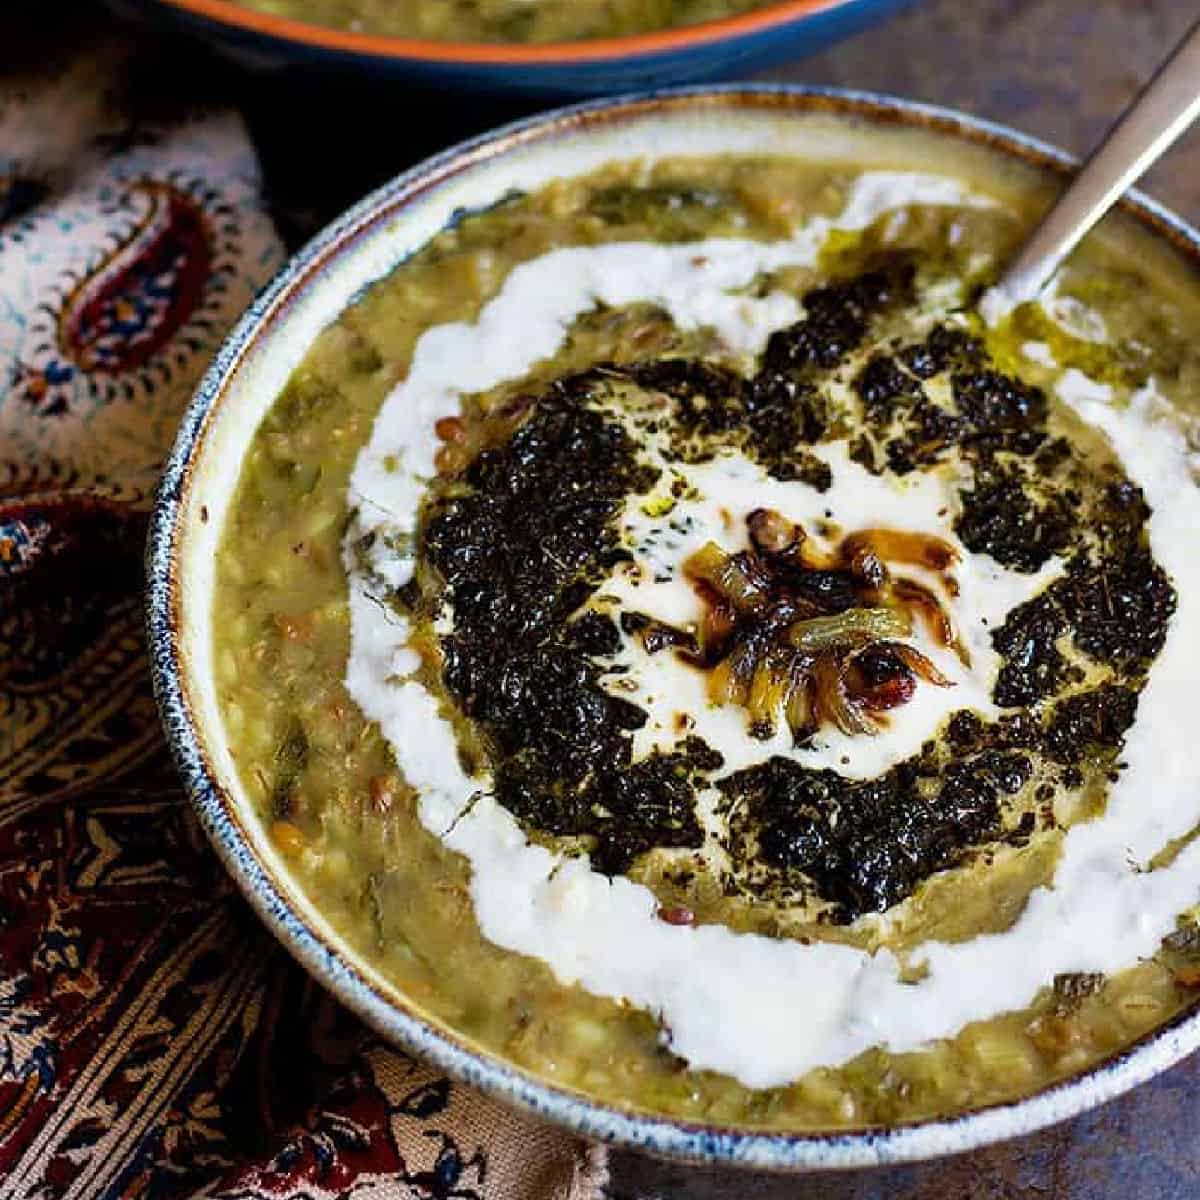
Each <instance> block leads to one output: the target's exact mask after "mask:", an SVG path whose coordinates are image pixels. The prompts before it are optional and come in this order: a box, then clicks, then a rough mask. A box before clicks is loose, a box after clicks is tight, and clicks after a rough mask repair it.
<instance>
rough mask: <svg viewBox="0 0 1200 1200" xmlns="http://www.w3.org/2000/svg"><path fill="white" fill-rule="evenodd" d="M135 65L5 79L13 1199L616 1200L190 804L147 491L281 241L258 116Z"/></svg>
mask: <svg viewBox="0 0 1200 1200" xmlns="http://www.w3.org/2000/svg"><path fill="white" fill-rule="evenodd" d="M3 25H4V22H3V18H2V17H0V43H4V42H5V41H6V40H7V38H6V35H5V33H4V27H3ZM9 44H10V45H11V44H12V43H11V42H10V43H9ZM134 64H135V59H134V56H133V54H132V52H131V51H130V49H129V48H127V47H126V46H124V45H121V44H113V45H105V46H101V47H98V48H94V49H93V50H92V51H91V52H89V53H88V54H87V55H86V56H84V57H82V58H79V59H76V60H74V61H70V62H68V63H66V64H65V65H61V66H57V67H54V68H53V69H52V70H51V72H50V73H49V74H48V75H45V74H44V75H42V76H41V77H38V78H34V77H25V78H9V79H8V80H7V81H4V82H0V1200H8V1198H23V1197H34V1196H37V1197H47V1198H50V1197H54V1198H59V1197H61V1198H63V1200H66V1198H68V1197H69V1198H75V1197H85V1198H89V1200H90V1198H93V1197H110V1196H111V1197H116V1196H122V1197H126V1196H128V1197H133V1196H138V1197H162V1196H172V1197H173V1196H193V1195H204V1196H210V1197H228V1198H233V1197H267V1196H270V1197H306V1198H311V1200H318V1198H322V1200H323V1198H332V1197H349V1196H355V1197H388V1198H392V1197H395V1198H402V1197H403V1198H408V1197H412V1198H414V1200H550V1198H555V1200H588V1198H591V1197H598V1196H599V1195H600V1193H601V1190H602V1187H603V1183H604V1179H605V1163H604V1157H603V1152H602V1151H599V1150H595V1149H590V1148H587V1147H584V1146H583V1145H581V1144H580V1143H578V1142H576V1141H575V1140H574V1139H572V1138H570V1137H568V1136H567V1135H565V1134H562V1133H560V1132H558V1131H556V1130H553V1129H549V1128H546V1127H543V1126H541V1125H540V1124H536V1123H534V1122H532V1121H529V1120H526V1119H524V1118H520V1117H518V1116H516V1115H514V1114H512V1113H511V1112H509V1111H508V1110H507V1109H504V1108H503V1107H501V1106H498V1105H496V1104H495V1103H494V1102H493V1101H491V1100H488V1099H487V1098H485V1097H483V1096H481V1095H479V1094H477V1093H474V1092H472V1091H471V1090H470V1089H467V1088H465V1087H460V1086H458V1085H455V1084H452V1083H451V1082H450V1081H449V1080H447V1079H445V1078H443V1077H441V1076H440V1075H439V1074H438V1073H436V1072H435V1071H433V1070H432V1069H430V1068H427V1067H425V1066H424V1065H422V1064H420V1063H417V1062H414V1061H413V1060H411V1059H409V1058H407V1057H405V1056H404V1055H402V1054H400V1053H398V1052H396V1051H394V1050H392V1049H390V1048H387V1047H385V1046H383V1045H381V1044H380V1043H379V1042H378V1041H377V1040H375V1039H373V1038H372V1037H371V1036H369V1035H368V1034H367V1032H366V1031H365V1030H364V1029H363V1028H362V1027H361V1026H360V1025H359V1024H358V1023H357V1022H356V1021H355V1020H354V1019H353V1018H352V1017H350V1016H349V1015H347V1014H346V1013H344V1012H343V1011H341V1010H340V1009H339V1008H338V1007H337V1006H336V1005H335V1004H334V1003H333V1002H332V1001H331V1000H329V999H328V998H327V997H325V996H324V995H323V994H322V993H321V992H320V990H319V989H318V988H317V987H316V986H315V985H314V984H312V983H311V982H310V981H309V980H308V979H307V978H306V976H304V974H303V973H302V972H301V971H300V970H299V969H298V968H297V967H296V966H295V965H294V964H293V963H292V962H291V960H290V959H289V958H288V957H287V955H286V954H285V953H284V952H283V951H282V950H280V949H279V948H278V947H277V946H276V945H275V944H274V942H273V941H272V940H271V939H270V937H269V936H268V935H267V934H266V933H265V932H264V931H263V930H262V929H261V928H260V927H259V926H258V924H257V922H256V920H255V919H254V917H253V916H252V915H251V913H250V911H249V909H248V908H247V907H246V906H245V905H244V904H243V902H242V901H241V899H240V898H239V897H238V896H237V895H236V894H235V892H234V890H233V888H232V886H231V885H230V884H229V883H228V881H227V880H226V879H225V876H224V873H223V872H222V870H221V869H220V867H219V864H218V863H217V861H216V859H215V857H214V855H213V854H212V853H211V852H210V850H209V848H208V846H207V844H206V843H205V841H204V839H203V836H202V835H201V833H200V831H199V829H198V827H197V825H196V824H195V823H194V822H193V820H192V817H191V812H190V809H189V807H188V805H187V803H186V801H185V800H184V798H183V797H182V795H181V792H180V790H179V787H178V784H177V781H176V779H175V777H174V774H173V771H172V768H171V766H170V764H169V761H168V759H167V756H166V753H165V750H164V747H163V745H162V742H161V738H160V734H159V727H158V721H157V716H156V713H155V711H154V705H153V701H152V698H151V695H150V688H149V682H148V674H147V669H146V664H145V659H144V653H143V646H142V633H141V595H140V594H141V586H142V581H141V550H142V543H143V540H144V536H145V529H146V512H147V509H148V507H149V503H150V498H151V495H152V489H153V484H154V477H155V472H156V468H157V466H158V464H159V463H160V462H161V459H162V457H163V455H164V453H165V450H166V448H167V446H168V444H169V441H170V438H171V436H172V433H173V427H174V423H175V421H176V420H177V417H178V414H179V411H180V409H181V407H182V405H183V404H184V402H185V400H186V398H187V396H188V395H189V393H190V390H191V388H192V387H193V385H194V383H195V381H196V378H197V376H198V375H199V373H200V372H201V371H202V370H203V368H204V366H205V364H206V362H207V360H208V358H209V357H210V355H211V353H212V351H213V349H214V347H215V346H216V344H217V343H218V342H219V340H220V337H221V335H222V333H223V332H224V330H225V329H226V328H227V327H228V325H229V324H230V322H231V321H232V320H233V319H234V317H235V316H236V315H237V313H238V312H239V311H240V310H241V309H242V308H243V307H244V306H245V305H246V304H247V302H248V301H249V299H250V298H251V296H252V295H253V292H254V290H255V289H256V288H257V287H258V286H259V285H260V284H261V283H263V282H264V281H265V279H266V278H267V277H268V276H269V275H270V273H271V272H272V271H273V269H274V268H275V267H276V266H277V265H278V264H279V262H280V261H281V258H282V250H281V247H280V245H279V242H278V239H277V237H276V235H275V233H274V230H273V228H272V226H271V223H270V221H269V220H268V218H267V217H266V216H265V214H264V212H263V211H262V209H261V207H260V202H259V188H260V180H259V173H258V168H257V164H256V161H255V158H254V154H253V152H252V150H251V148H250V145H249V143H248V140H247V138H246V135H245V132H244V130H243V128H242V126H241V122H240V120H239V119H238V118H237V117H236V116H235V115H233V114H230V113H228V112H205V111H195V112H185V113H180V112H179V111H178V109H179V102H178V99H177V98H176V99H175V101H174V105H173V107H174V110H175V111H174V113H173V114H172V118H171V119H170V120H166V119H164V118H162V117H161V116H155V115H154V114H153V112H147V111H145V107H144V100H145V98H144V97H141V96H140V93H139V92H138V89H136V88H131V87H128V86H126V81H127V75H128V73H129V72H130V71H131V70H132V69H133V68H134ZM131 95H138V96H139V104H138V105H136V106H135V105H131V103H130V100H129V97H130V96H131Z"/></svg>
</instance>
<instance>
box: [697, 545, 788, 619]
mask: <svg viewBox="0 0 1200 1200" xmlns="http://www.w3.org/2000/svg"><path fill="white" fill-rule="evenodd" d="M683 573H684V574H685V575H686V576H687V577H688V578H689V579H692V580H699V581H700V582H702V583H706V584H707V585H708V586H709V587H711V588H712V589H713V590H714V591H716V592H717V593H718V595H720V597H721V598H722V599H723V600H725V601H727V602H728V603H729V605H730V606H731V607H732V608H733V609H734V610H735V611H736V612H753V611H754V610H755V609H758V608H762V606H763V605H764V604H766V602H767V598H768V597H767V580H766V578H765V577H764V574H763V572H762V570H761V568H760V566H759V564H758V561H757V559H755V558H754V556H753V555H750V554H745V553H742V554H726V553H725V551H724V550H722V549H721V547H720V546H718V545H717V544H716V543H715V542H705V543H704V545H703V546H701V547H700V549H699V550H697V551H696V553H695V554H693V555H692V556H691V557H690V558H689V559H688V560H687V562H685V563H684V564H683Z"/></svg>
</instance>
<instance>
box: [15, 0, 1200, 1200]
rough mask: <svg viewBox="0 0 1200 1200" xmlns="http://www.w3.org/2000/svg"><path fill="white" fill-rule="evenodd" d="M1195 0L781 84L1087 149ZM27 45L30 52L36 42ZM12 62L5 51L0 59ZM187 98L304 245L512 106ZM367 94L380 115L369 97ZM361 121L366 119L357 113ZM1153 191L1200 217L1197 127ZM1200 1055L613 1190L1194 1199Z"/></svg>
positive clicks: (638, 1165)
mask: <svg viewBox="0 0 1200 1200" xmlns="http://www.w3.org/2000/svg"><path fill="white" fill-rule="evenodd" d="M1196 10H1197V5H1196V4H1194V3H1191V2H1190V0H928V2H925V3H918V4H917V5H916V6H915V7H914V8H913V9H912V10H911V11H910V12H909V13H908V14H907V15H905V16H904V17H903V18H901V19H899V20H896V21H894V22H892V23H891V24H890V25H887V26H885V27H882V28H880V29H877V30H875V31H872V32H871V33H868V34H866V35H864V36H862V37H860V38H857V39H855V40H854V41H852V42H849V43H847V44H845V45H843V46H841V47H839V48H837V49H836V50H834V51H832V52H830V53H828V54H825V55H823V56H821V57H819V58H816V59H810V60H808V61H806V62H804V63H799V64H797V65H795V66H794V67H791V68H789V69H787V70H783V71H780V72H777V73H776V74H775V75H774V76H772V77H773V78H781V79H788V80H796V81H802V82H812V83H827V84H839V85H843V86H849V87H856V88H867V89H873V90H878V91H886V92H892V93H896V94H899V95H905V96H911V97H915V98H918V99H922V100H928V101H934V102H937V103H942V104H947V105H951V106H955V107H959V108H962V109H964V110H966V111H967V112H970V113H975V114H978V115H980V116H984V117H989V118H992V119H994V120H998V121H1003V122H1006V123H1009V124H1012V125H1014V126H1016V127H1017V128H1019V129H1022V130H1024V131H1026V132H1029V133H1032V134H1035V135H1038V136H1041V137H1043V138H1046V139H1047V140H1050V141H1053V142H1056V143H1058V144H1059V145H1062V146H1064V147H1066V148H1068V149H1071V150H1074V151H1076V152H1080V153H1082V152H1085V151H1086V150H1087V149H1088V148H1089V147H1090V146H1091V145H1093V144H1094V143H1095V141H1096V140H1097V139H1098V138H1099V137H1100V135H1101V134H1102V133H1103V132H1104V130H1105V128H1106V127H1107V125H1108V123H1109V121H1110V119H1111V117H1112V115H1113V114H1114V113H1115V112H1117V111H1119V110H1120V109H1121V107H1122V106H1123V105H1124V104H1125V103H1126V102H1127V101H1128V100H1129V99H1130V98H1131V97H1132V96H1133V95H1134V93H1135V92H1136V90H1137V89H1138V87H1139V86H1140V84H1141V83H1142V82H1144V81H1145V79H1146V78H1147V77H1148V76H1149V74H1150V73H1151V72H1152V70H1153V68H1154V66H1155V64H1156V63H1157V62H1158V61H1159V60H1160V59H1161V58H1162V57H1163V55H1164V54H1165V53H1166V51H1167V50H1168V49H1169V47H1170V46H1171V45H1172V44H1173V42H1174V41H1175V39H1177V38H1178V36H1179V35H1180V34H1182V32H1183V31H1184V29H1185V28H1186V27H1187V25H1188V24H1189V23H1190V21H1191V20H1192V19H1194V17H1195V15H1196ZM25 52H26V53H27V52H28V44H27V46H26V48H25ZM4 57H5V54H4V50H3V48H0V60H2V59H3V58H4ZM156 59H157V65H156V67H155V68H153V69H154V70H156V71H164V72H170V73H171V76H172V78H173V79H174V80H175V81H176V83H177V85H178V88H179V92H178V94H181V95H182V94H187V90H188V88H190V87H195V89H196V91H197V92H200V91H204V92H208V93H210V94H211V93H213V92H215V93H217V94H218V95H221V96H227V97H229V98H231V99H233V100H235V101H236V102H237V103H238V104H239V105H240V106H241V107H242V109H243V111H244V112H245V113H246V115H247V118H248V120H249V122H250V125H251V128H252V131H253V133H254V135H255V138H256V141H257V144H258V146H259V150H260V153H261V154H262V157H263V160H264V165H265V170H266V175H267V180H268V187H269V189H270V198H271V202H272V208H273V211H274V213H275V215H276V218H277V220H278V221H279V223H280V225H281V228H282V229H283V231H284V233H285V236H286V237H287V238H288V239H289V241H290V242H291V243H292V244H297V243H299V242H300V241H302V240H303V239H304V238H306V237H307V236H308V235H309V234H310V233H312V232H313V231H314V230H315V229H316V228H318V227H319V225H320V224H322V223H323V222H324V221H325V220H327V219H329V218H330V217H332V216H333V215H335V214H336V213H337V212H338V211H339V210H340V209H341V208H342V207H344V206H345V205H346V204H348V203H349V202H351V201H352V200H354V199H356V198H357V197H359V196H360V195H362V194H363V192H364V191H366V190H367V189H368V188H369V187H371V186H373V185H375V184H376V183H379V182H382V181H383V180H385V179H387V178H388V177H390V176H391V175H393V174H394V173H395V172H396V171H398V170H399V169H401V168H402V167H403V166H405V165H407V164H409V163H411V162H413V161H415V160H416V159H418V158H420V157H421V156H423V154H425V153H427V152H430V151H432V150H434V149H437V148H439V147H440V146H442V145H444V144H446V143H447V142H448V141H451V140H454V139H455V138H456V137H460V136H465V135H466V134H469V133H471V132H475V131H477V130H479V129H482V128H484V127H487V126H489V125H494V124H496V123H497V122H499V121H501V120H504V119H506V118H508V117H512V116H516V115H519V114H518V112H517V111H516V110H512V109H505V108H503V106H500V105H497V104H495V103H493V102H490V101H476V102H474V103H472V104H467V105H463V106H461V107H460V108H459V109H458V110H457V111H454V112H450V111H448V110H447V109H446V108H445V107H444V106H443V107H439V106H438V105H437V104H435V103H433V102H431V101H429V100H424V99H423V100H416V99H414V98H413V97H412V96H410V95H406V94H401V93H399V92H398V91H391V92H388V91H387V90H386V89H384V90H382V91H381V90H378V89H376V90H374V91H371V92H367V91H366V90H365V89H360V88H358V87H356V86H355V85H354V84H353V83H351V82H348V81H345V80H342V81H338V82H334V81H331V80H320V81H313V80H305V81H298V80H292V79H289V78H287V77H285V76H270V77H265V78H264V77H257V78H251V77H248V76H243V75H241V74H238V73H237V72H234V71H231V70H226V69H224V68H213V67H212V66H211V64H209V63H208V62H207V61H206V60H203V59H199V60H197V59H195V57H194V55H193V53H192V52H191V51H190V50H185V49H184V48H182V47H181V46H180V45H178V44H175V43H172V44H169V45H168V46H166V47H164V48H163V52H162V54H161V55H158V56H156ZM368 103H369V108H368V107H367V104H368ZM364 113H369V115H368V116H366V117H365V118H364ZM1147 187H1148V190H1150V191H1151V192H1152V193H1153V194H1154V195H1156V196H1157V197H1159V198H1160V199H1162V200H1163V201H1165V202H1166V203H1168V204H1170V205H1172V206H1173V207H1175V208H1177V209H1178V210H1179V211H1180V212H1181V213H1182V214H1183V215H1184V216H1185V217H1188V218H1190V219H1192V220H1200V137H1198V136H1197V135H1195V134H1194V135H1193V136H1192V137H1191V138H1190V139H1188V140H1185V142H1184V143H1183V144H1181V145H1180V146H1179V147H1178V148H1177V149H1176V150H1175V151H1174V152H1173V153H1172V154H1171V155H1170V156H1169V157H1168V158H1167V159H1166V160H1164V162H1163V163H1162V164H1160V166H1159V167H1158V168H1157V169H1156V170H1155V171H1154V172H1153V174H1152V175H1151V176H1150V178H1149V179H1148V181H1147ZM1198 1101H1200V1059H1197V1060H1193V1061H1191V1062H1188V1063H1185V1064H1183V1065H1181V1066H1180V1067H1177V1068H1176V1069H1175V1070H1173V1071H1171V1072H1168V1073H1167V1074H1166V1075H1164V1076H1162V1077H1160V1078H1159V1079H1158V1080H1157V1081H1155V1082H1153V1083H1151V1084H1148V1085H1146V1086H1144V1087H1142V1088H1140V1089H1138V1090H1137V1091H1136V1092H1134V1093H1133V1094H1131V1095H1129V1096H1127V1097H1125V1098H1123V1099H1121V1100H1119V1101H1116V1102H1114V1103H1112V1104H1110V1105H1107V1106H1106V1107H1104V1108H1102V1109H1100V1110H1099V1111H1097V1112H1094V1113H1092V1114H1089V1115H1087V1116H1085V1117H1082V1118H1080V1119H1078V1120H1076V1121H1074V1122H1071V1123H1069V1124H1066V1125H1063V1126H1059V1127H1057V1128H1055V1129H1052V1130H1048V1131H1046V1132H1044V1133H1042V1134H1039V1135H1036V1136H1034V1137H1031V1138H1027V1139H1023V1140H1021V1141H1017V1142H1013V1143H1009V1144H1007V1145H1003V1146H999V1147H993V1148H991V1149H988V1150H985V1151H981V1152H978V1153H975V1154H971V1155H966V1156H961V1157H959V1158H955V1159H951V1160H947V1161H942V1162H937V1163H931V1164H927V1165H922V1166H916V1167H909V1168H903V1169H893V1170H888V1171H880V1172H872V1173H861V1174H858V1175H854V1176H837V1177H833V1176H812V1177H808V1178H802V1179H783V1178H771V1177H765V1176H751V1175H740V1174H739V1175H733V1174H729V1173H705V1172H699V1171H696V1170H691V1169H686V1168H681V1167H675V1166H669V1165H663V1164H659V1163H655V1162H652V1161H650V1160H646V1159H642V1158H639V1157H637V1156H635V1155H629V1154H622V1155H617V1156H616V1158H615V1161H614V1178H613V1186H612V1195H613V1197H614V1200H718V1198H720V1200H725V1198H727V1197H728V1198H729V1200H783V1198H784V1197H788V1198H789V1200H792V1198H794V1200H809V1198H812V1200H816V1198H817V1197H820V1198H821V1200H883V1198H884V1197H887V1198H888V1200H926V1198H928V1200H951V1198H953V1200H959V1198H960V1197H961V1198H964V1200H965V1198H966V1197H972V1198H976V1197H978V1198H980V1200H1018V1198H1020V1200H1024V1198H1026V1197H1028V1198H1029V1200H1102V1198H1104V1200H1107V1198H1108V1197H1120V1198H1121V1200H1160V1198H1161V1200H1182V1198H1186V1197H1193V1196H1200V1136H1198V1135H1200V1116H1198V1115H1197V1107H1196V1106H1197V1102H1198Z"/></svg>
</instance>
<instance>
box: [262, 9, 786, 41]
mask: <svg viewBox="0 0 1200 1200" xmlns="http://www.w3.org/2000/svg"><path fill="white" fill-rule="evenodd" d="M239 3H243V4H245V5H246V7H247V8H253V9H257V10H258V11H259V12H265V13H271V14H272V15H274V16H280V17H290V18H294V19H296V20H300V21H310V22H312V23H313V24H316V25H327V26H329V27H331V28H334V29H351V30H354V31H355V32H361V33H375V34H383V35H385V36H389V37H406V38H426V39H430V40H432V41H439V42H573V41H580V40H582V39H585V38H608V37H623V36H627V35H629V34H635V33H650V32H653V31H655V30H659V29H673V28H675V27H676V26H680V25H696V24H698V23H699V22H701V21H718V20H721V19H722V18H724V17H732V16H735V15H737V14H738V13H744V12H750V11H751V10H753V9H756V8H765V7H766V6H767V4H768V3H770V0H452V2H450V3H443V2H439V0H433V2H432V3H431V2H430V0H239Z"/></svg>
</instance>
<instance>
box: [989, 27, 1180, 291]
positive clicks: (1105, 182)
mask: <svg viewBox="0 0 1200 1200" xmlns="http://www.w3.org/2000/svg"><path fill="white" fill-rule="evenodd" d="M1197 117H1200V22H1198V23H1197V24H1196V25H1194V26H1193V27H1192V29H1191V30H1190V31H1189V32H1188V33H1187V34H1185V35H1184V38H1183V41H1182V42H1180V43H1179V46H1178V47H1177V48H1176V49H1175V52H1174V53H1173V54H1172V55H1171V57H1170V58H1169V59H1167V61H1166V62H1165V63H1163V65H1162V66H1161V67H1160V68H1159V70H1158V73H1157V74H1156V75H1155V76H1154V78H1153V79H1151V80H1150V82H1149V83H1148V84H1147V85H1146V88H1145V90H1144V91H1143V92H1142V93H1141V95H1140V96H1138V98H1137V99H1136V100H1135V101H1134V102H1133V103H1132V104H1131V105H1130V106H1129V108H1127V109H1126V110H1125V113H1124V115H1123V116H1122V117H1121V119H1120V120H1119V121H1118V122H1117V123H1116V125H1114V126H1113V128H1112V129H1111V130H1110V131H1109V134H1108V136H1107V137H1106V138H1105V139H1104V141H1103V142H1101V143H1100V145H1099V146H1098V147H1097V148H1096V150H1094V151H1093V152H1092V155H1091V157H1090V158H1089V159H1088V160H1087V162H1086V163H1084V165H1083V168H1082V169H1081V170H1080V172H1079V174H1078V175H1076V176H1075V179H1074V180H1073V181H1072V182H1071V184H1070V186H1069V187H1068V188H1067V190H1066V191H1065V192H1063V194H1062V195H1061V196H1060V197H1059V199H1058V202H1057V203H1056V204H1055V205H1054V206H1053V207H1052V208H1051V209H1050V211H1049V212H1048V213H1047V214H1046V216H1045V217H1043V218H1042V221H1041V223H1040V224H1039V225H1038V227H1037V228H1036V229H1035V230H1034V231H1033V234H1032V236H1031V237H1030V238H1029V240H1028V241H1027V242H1026V243H1025V245H1024V247H1023V248H1022V249H1021V251H1020V253H1019V254H1018V255H1017V257H1016V258H1015V259H1014V260H1013V262H1012V263H1011V264H1010V266H1009V267H1008V270H1006V271H1005V272H1004V275H1003V276H1002V277H1001V279H1000V282H999V283H997V284H996V285H995V286H994V287H993V288H992V289H991V290H990V292H989V294H988V296H987V298H986V301H987V305H988V307H992V308H994V309H995V310H997V311H1000V312H1004V311H1007V310H1010V309H1012V308H1014V307H1015V306H1016V305H1018V304H1021V303H1024V302H1025V301H1027V300H1033V299H1034V298H1035V297H1036V296H1037V295H1038V294H1039V293H1040V292H1041V291H1042V289H1043V288H1045V286H1046V285H1047V284H1048V283H1049V282H1050V280H1051V279H1052V278H1053V276H1054V273H1055V272H1056V271H1057V270H1058V268H1059V267H1060V266H1061V265H1062V262H1063V260H1064V259H1065V258H1066V257H1067V255H1068V254H1070V253H1071V251H1072V250H1074V249H1075V247H1076V245H1078V243H1079V241H1080V239H1081V238H1082V237H1083V235H1084V234H1085V233H1087V231H1088V230H1089V229H1091V227H1092V226H1093V225H1095V223H1096V222H1097V221H1098V220H1099V219H1100V218H1101V217H1102V216H1103V215H1104V214H1105V213H1106V212H1107V211H1108V210H1109V208H1111V207H1112V205H1113V204H1115V203H1116V201H1117V199H1118V198H1119V197H1120V196H1121V194H1122V193H1123V192H1124V191H1125V190H1126V189H1127V188H1128V187H1130V186H1131V185H1132V184H1133V183H1134V181H1135V180H1137V179H1138V178H1140V176H1142V175H1143V174H1144V173H1145V172H1146V171H1147V170H1148V169H1149V168H1150V166H1151V165H1152V164H1153V163H1154V162H1155V161H1156V160H1157V159H1158V158H1159V156H1160V155H1162V154H1163V153H1164V152H1165V151H1166V150H1167V149H1168V147H1170V146H1171V144H1172V143H1173V142H1174V141H1175V140H1176V139H1177V138H1178V137H1179V136H1180V134H1182V133H1183V132H1184V130H1186V129H1187V127H1188V126H1189V125H1190V124H1191V123H1192V122H1193V121H1194V120H1195V119H1196V118H1197Z"/></svg>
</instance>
